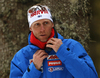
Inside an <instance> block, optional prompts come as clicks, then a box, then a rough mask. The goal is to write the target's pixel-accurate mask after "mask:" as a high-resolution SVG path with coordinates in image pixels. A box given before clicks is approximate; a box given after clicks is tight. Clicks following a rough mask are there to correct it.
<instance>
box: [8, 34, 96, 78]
mask: <svg viewBox="0 0 100 78" xmlns="http://www.w3.org/2000/svg"><path fill="white" fill-rule="evenodd" d="M58 38H59V39H61V40H62V42H63V44H62V45H61V46H60V48H59V49H58V51H57V53H55V52H54V50H52V51H51V52H48V51H46V52H47V53H48V54H49V56H48V57H47V58H46V59H44V61H43V66H42V67H41V71H39V70H37V69H36V68H35V66H34V64H33V62H32V63H30V62H29V61H30V60H31V59H32V58H33V54H34V53H35V52H36V51H37V50H39V49H40V48H39V47H37V46H34V45H32V44H31V43H30V34H29V40H28V41H29V45H27V46H25V47H24V48H22V49H21V50H19V51H18V52H17V53H16V54H15V56H14V58H13V59H12V61H11V70H10V78H98V75H97V72H96V70H95V67H94V64H93V61H92V59H91V58H90V57H89V55H88V54H87V53H86V51H85V49H84V48H83V47H82V45H81V44H80V43H79V42H77V41H75V40H73V39H64V38H63V37H62V36H61V35H60V34H58Z"/></svg>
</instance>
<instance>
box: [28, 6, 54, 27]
mask: <svg viewBox="0 0 100 78" xmlns="http://www.w3.org/2000/svg"><path fill="white" fill-rule="evenodd" d="M41 7H42V8H41ZM41 7H40V6H32V7H31V8H29V9H28V23H29V27H31V25H32V23H33V22H35V21H37V20H40V19H49V20H51V21H52V22H53V20H52V15H51V13H50V10H49V8H48V7H47V6H41Z"/></svg>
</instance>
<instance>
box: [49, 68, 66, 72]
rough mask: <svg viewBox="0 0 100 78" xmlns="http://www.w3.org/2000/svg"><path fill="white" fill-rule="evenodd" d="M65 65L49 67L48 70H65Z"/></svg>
mask: <svg viewBox="0 0 100 78" xmlns="http://www.w3.org/2000/svg"><path fill="white" fill-rule="evenodd" d="M63 69H64V67H49V68H48V71H49V72H54V71H63Z"/></svg>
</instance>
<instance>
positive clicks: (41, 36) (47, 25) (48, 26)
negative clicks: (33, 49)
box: [30, 19, 54, 42]
mask: <svg viewBox="0 0 100 78" xmlns="http://www.w3.org/2000/svg"><path fill="white" fill-rule="evenodd" d="M52 27H54V24H53V23H52V22H51V21H50V20H49V19H41V20H37V21H35V22H33V23H32V25H31V27H30V31H32V32H33V34H34V36H35V37H36V38H37V39H38V40H40V41H41V42H46V41H47V40H48V38H49V37H50V35H51V30H52Z"/></svg>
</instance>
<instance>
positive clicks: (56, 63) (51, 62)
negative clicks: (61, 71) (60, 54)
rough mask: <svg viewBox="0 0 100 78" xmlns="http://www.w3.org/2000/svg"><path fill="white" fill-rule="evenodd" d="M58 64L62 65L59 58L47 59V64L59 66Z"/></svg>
mask: <svg viewBox="0 0 100 78" xmlns="http://www.w3.org/2000/svg"><path fill="white" fill-rule="evenodd" d="M59 65H62V62H61V61H60V60H56V61H48V66H59Z"/></svg>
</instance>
